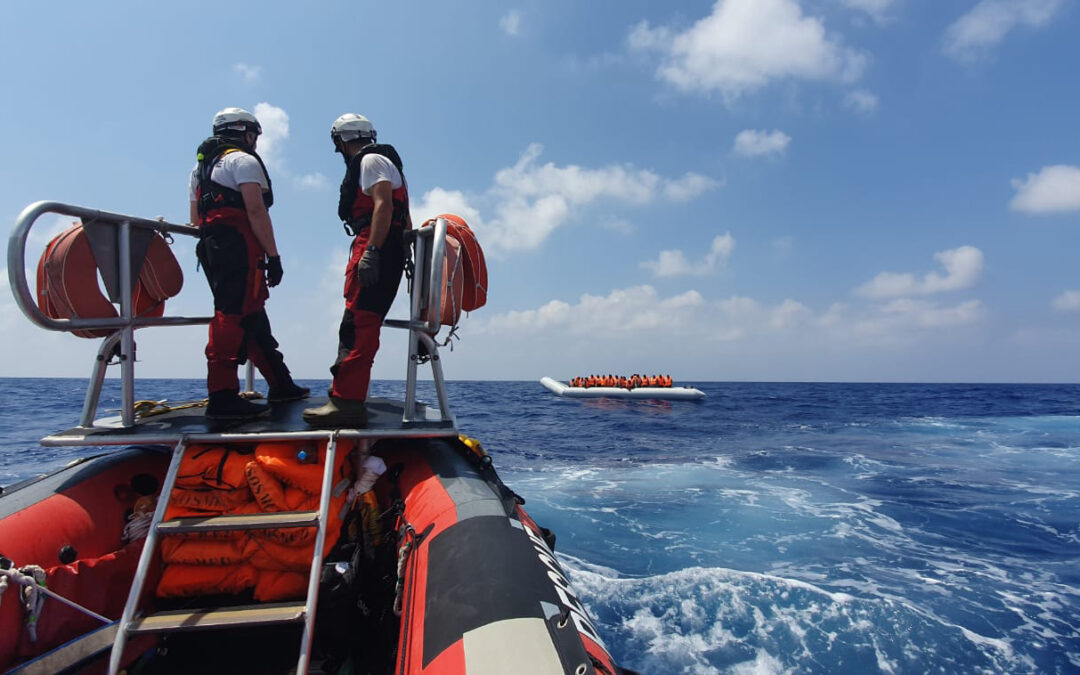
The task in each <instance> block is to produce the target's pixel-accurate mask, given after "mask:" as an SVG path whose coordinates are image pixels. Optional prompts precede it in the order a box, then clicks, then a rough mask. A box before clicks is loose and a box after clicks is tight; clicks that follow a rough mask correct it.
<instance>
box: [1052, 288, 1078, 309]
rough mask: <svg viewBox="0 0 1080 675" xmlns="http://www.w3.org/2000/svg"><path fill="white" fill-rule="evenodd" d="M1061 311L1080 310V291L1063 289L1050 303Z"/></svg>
mask: <svg viewBox="0 0 1080 675" xmlns="http://www.w3.org/2000/svg"><path fill="white" fill-rule="evenodd" d="M1050 304H1051V305H1052V306H1053V307H1054V309H1056V310H1058V311H1059V312H1075V311H1078V310H1080V291H1063V292H1062V293H1061V295H1059V296H1057V297H1056V298H1054V300H1053V302H1051V303H1050Z"/></svg>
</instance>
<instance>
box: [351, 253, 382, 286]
mask: <svg viewBox="0 0 1080 675" xmlns="http://www.w3.org/2000/svg"><path fill="white" fill-rule="evenodd" d="M356 280H357V281H359V282H360V285H361V286H363V287H364V288H371V287H372V286H374V285H375V282H377V281H378V280H379V252H378V251H377V250H375V249H372V248H369V249H368V250H366V251H364V256H363V257H362V258H360V262H358V263H356Z"/></svg>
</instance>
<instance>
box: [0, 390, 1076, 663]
mask: <svg viewBox="0 0 1080 675" xmlns="http://www.w3.org/2000/svg"><path fill="white" fill-rule="evenodd" d="M305 384H309V385H311V386H313V387H314V388H321V387H323V386H325V384H326V383H325V382H321V381H312V382H305ZM695 386H698V387H699V388H700V389H702V390H704V391H705V392H706V393H707V394H708V398H707V399H706V400H705V401H703V402H699V403H695V402H670V403H668V402H662V401H640V402H630V401H621V400H607V399H601V400H563V399H560V398H558V397H555V396H554V395H552V394H550V393H549V392H548V391H547V390H545V389H544V388H543V387H541V386H540V384H539V383H537V382H454V383H451V384H450V385H449V390H450V400H451V403H452V405H453V412H454V413H455V414H456V416H457V419H458V425H459V428H460V429H461V431H462V432H464V433H466V434H468V435H470V436H474V437H476V438H478V439H480V440H481V441H482V442H483V444H484V446H485V447H486V448H487V449H488V451H489V452H490V453H491V454H492V456H493V458H494V461H495V466H496V467H497V468H498V470H499V472H500V474H501V475H502V477H503V479H504V481H505V482H506V483H507V484H508V485H509V486H510V487H512V488H513V489H514V490H515V491H517V492H518V493H519V494H521V495H522V496H524V497H525V498H526V500H527V504H526V508H527V509H528V510H529V512H530V513H531V514H532V516H533V517H534V518H535V519H536V520H537V521H538V522H539V523H540V524H541V525H544V526H546V527H549V528H551V529H552V530H554V531H555V532H556V534H557V535H558V543H557V546H556V549H557V551H558V553H559V556H560V558H561V560H562V561H563V563H564V564H565V566H566V567H567V569H568V572H569V573H570V576H571V579H572V582H573V583H574V585H575V588H576V590H577V591H578V592H579V594H580V596H581V597H582V599H583V600H584V602H585V603H586V605H587V607H588V608H589V610H590V612H591V613H592V615H593V617H594V619H596V621H597V624H598V628H599V629H600V631H601V633H602V635H603V637H604V640H605V641H606V643H607V645H608V647H609V649H610V650H611V652H612V654H613V655H614V656H615V658H616V659H617V660H618V661H619V662H620V663H621V664H622V665H624V666H626V667H629V668H633V669H636V670H639V671H641V672H642V673H650V674H652V673H659V674H666V673H740V674H741V673H763V674H765V673H858V674H864V673H950V674H951V673H1077V672H1080V385H963V384H955V385H953V384H944V385H943V384H932V385H915V384H774V383H768V384H766V383H699V384H696V385H695ZM202 387H203V383H202V381H199V380H149V381H140V383H139V389H138V391H137V397H138V398H156V399H161V398H168V399H170V400H172V401H180V400H186V399H192V398H199V397H201V396H202V395H203V393H202V392H203V389H202ZM106 389H107V391H106V395H105V396H104V397H103V407H113V408H115V407H117V406H118V404H119V396H118V394H119V387H118V385H117V383H116V382H115V381H110V382H108V383H107V387H106ZM403 389H404V386H403V384H402V383H400V382H376V383H374V384H373V386H372V392H371V393H372V396H389V397H394V398H401V397H402V396H403ZM84 390H85V384H84V382H83V381H82V380H67V379H54V380H45V379H41V380H16V379H0V403H2V405H0V442H2V446H0V447H3V450H4V452H3V454H2V455H0V485H10V484H11V483H13V482H15V481H17V480H19V479H23V478H27V477H30V476H33V475H36V474H38V473H41V472H44V471H48V470H50V469H53V468H57V467H59V466H62V465H63V464H65V463H66V462H68V461H70V460H72V459H74V458H75V457H78V456H82V455H85V454H90V451H88V450H86V449H73V448H67V449H55V448H41V447H39V446H38V445H37V440H38V439H39V438H40V437H41V436H43V435H45V434H47V433H50V432H53V431H56V430H58V429H60V428H62V427H67V426H72V425H74V423H75V422H76V421H77V417H78V410H79V408H80V407H81V404H82V398H83V394H84ZM421 394H422V397H423V398H424V399H425V400H429V401H433V400H434V398H435V397H434V395H433V393H432V390H431V388H430V386H429V387H428V388H426V389H425V388H423V387H422V388H421Z"/></svg>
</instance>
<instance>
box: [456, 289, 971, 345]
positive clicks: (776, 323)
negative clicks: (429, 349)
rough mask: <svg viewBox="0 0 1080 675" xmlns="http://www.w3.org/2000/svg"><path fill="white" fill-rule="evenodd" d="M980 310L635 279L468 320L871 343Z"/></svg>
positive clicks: (491, 330)
mask: <svg viewBox="0 0 1080 675" xmlns="http://www.w3.org/2000/svg"><path fill="white" fill-rule="evenodd" d="M984 314H985V312H984V309H983V307H982V304H981V302H980V301H978V300H966V301H963V302H960V303H957V304H955V305H944V304H939V303H937V302H934V301H930V300H911V299H904V298H899V299H894V300H891V301H889V302H887V303H885V304H882V305H869V306H866V307H851V306H848V305H845V304H841V303H837V304H833V305H831V306H830V307H828V308H827V309H826V310H825V311H824V312H820V313H818V312H815V311H814V310H813V309H812V308H810V307H809V306H807V305H805V304H803V303H801V302H799V301H798V300H795V299H793V298H785V299H784V300H782V301H781V302H780V303H778V304H775V305H770V304H766V303H762V302H759V301H758V300H755V299H754V298H749V297H746V296H739V295H733V296H730V297H726V298H718V299H712V300H710V299H707V298H706V297H704V296H703V295H702V294H701V293H700V292H699V291H697V290H689V291H685V292H682V293H679V294H676V295H672V296H670V297H663V296H662V295H661V294H660V293H659V292H657V290H656V289H655V288H653V287H652V286H650V285H642V286H634V287H630V288H623V289H615V290H612V291H611V292H610V293H608V294H607V295H590V294H586V295H582V296H581V297H580V298H579V299H578V300H577V301H576V302H567V301H565V300H561V299H556V300H551V301H549V302H547V303H545V304H544V305H542V306H540V307H538V308H536V309H526V310H515V311H510V312H505V313H503V314H498V315H495V316H488V317H485V318H479V319H478V320H477V321H476V322H474V323H472V324H470V331H474V332H475V333H476V334H478V335H484V336H487V337H495V338H500V339H530V338H535V337H537V336H541V335H559V336H563V337H565V336H567V335H570V336H587V337H588V338H590V340H591V338H592V337H594V336H595V335H598V334H603V335H604V336H605V340H608V341H610V344H614V343H617V342H622V341H626V342H628V343H629V342H633V343H635V344H637V343H640V342H642V341H644V342H646V343H649V342H650V340H652V339H662V340H665V341H670V340H680V341H681V342H682V343H684V344H695V343H697V344H708V343H713V344H719V343H742V344H751V343H759V342H760V340H762V339H766V338H768V339H779V340H781V341H782V343H783V344H789V345H791V344H800V345H805V344H807V343H808V342H820V343H828V344H832V345H835V344H839V343H849V344H869V345H873V346H875V347H877V346H880V345H882V344H884V343H886V342H888V343H894V344H895V343H898V342H906V341H911V340H915V339H919V338H921V337H925V336H927V335H932V334H934V333H939V334H940V333H943V332H945V331H948V330H951V329H953V328H956V327H959V326H968V325H973V324H976V323H978V322H980V321H981V320H982V319H983V318H984Z"/></svg>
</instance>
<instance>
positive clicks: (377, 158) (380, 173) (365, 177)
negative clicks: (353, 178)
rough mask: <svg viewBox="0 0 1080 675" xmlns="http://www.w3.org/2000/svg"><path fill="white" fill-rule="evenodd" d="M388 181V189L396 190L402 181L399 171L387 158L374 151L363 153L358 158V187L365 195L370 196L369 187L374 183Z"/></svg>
mask: <svg viewBox="0 0 1080 675" xmlns="http://www.w3.org/2000/svg"><path fill="white" fill-rule="evenodd" d="M383 181H390V189H391V190H396V189H398V188H399V187H401V185H402V183H403V182H404V181H403V180H402V178H401V172H400V171H398V169H397V167H396V166H394V163H393V162H391V161H390V159H389V158H387V157H383V156H382V155H377V154H375V153H374V152H373V153H370V154H367V155H364V158H363V159H362V160H360V189H361V190H362V191H363V193H364V194H366V195H367V196H369V197H370V196H371V189H372V188H373V187H375V184H376V183H381V182H383Z"/></svg>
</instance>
